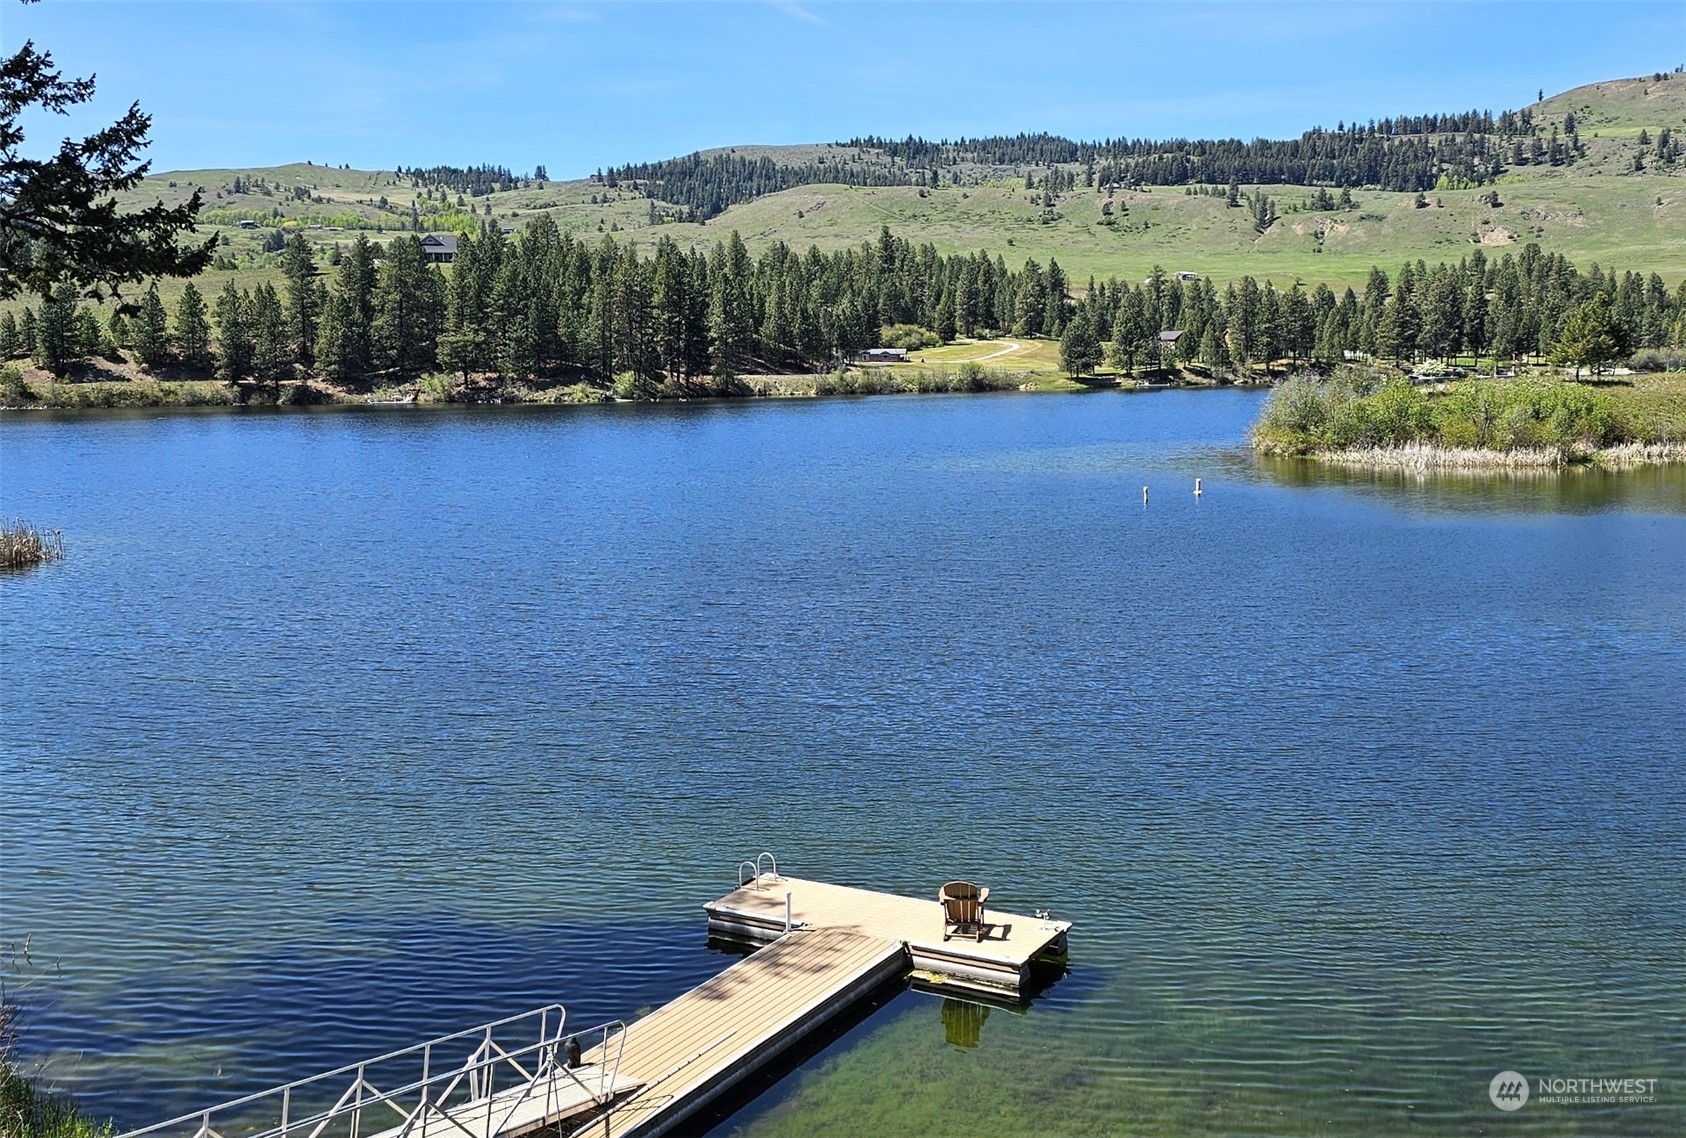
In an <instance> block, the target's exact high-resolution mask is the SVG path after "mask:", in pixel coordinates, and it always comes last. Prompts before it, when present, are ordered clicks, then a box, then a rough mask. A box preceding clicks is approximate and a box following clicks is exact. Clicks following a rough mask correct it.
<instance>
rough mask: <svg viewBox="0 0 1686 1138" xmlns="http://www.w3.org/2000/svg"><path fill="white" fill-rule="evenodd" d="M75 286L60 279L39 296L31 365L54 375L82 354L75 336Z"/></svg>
mask: <svg viewBox="0 0 1686 1138" xmlns="http://www.w3.org/2000/svg"><path fill="white" fill-rule="evenodd" d="M78 307H79V306H78V305H77V303H76V289H75V287H74V286H72V285H70V284H66V283H60V284H58V285H55V286H54V287H53V290H52V291H51V292H50V293H49V294H48V295H47V296H45V297H43V298H42V300H41V315H40V317H39V319H38V320H37V322H36V326H35V351H34V356H35V365H36V366H37V367H39V368H41V369H43V370H45V371H50V372H52V373H53V374H54V375H63V374H64V373H65V372H66V371H68V370H69V368H70V365H71V364H72V363H73V362H75V361H76V360H78V359H80V358H81V357H82V353H81V351H79V350H78V348H79V345H78V343H77V336H76V312H77V309H78Z"/></svg>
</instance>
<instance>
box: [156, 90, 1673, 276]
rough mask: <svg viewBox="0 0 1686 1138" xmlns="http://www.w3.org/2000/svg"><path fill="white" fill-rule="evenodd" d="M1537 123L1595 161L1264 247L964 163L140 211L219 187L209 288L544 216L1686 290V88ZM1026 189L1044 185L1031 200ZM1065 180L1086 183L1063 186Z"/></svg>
mask: <svg viewBox="0 0 1686 1138" xmlns="http://www.w3.org/2000/svg"><path fill="white" fill-rule="evenodd" d="M1530 112H1531V114H1532V116H1533V122H1534V124H1535V126H1536V129H1537V132H1538V133H1539V135H1540V136H1542V137H1543V136H1545V135H1546V134H1548V133H1549V132H1552V131H1556V132H1558V133H1561V134H1563V135H1567V134H1568V133H1569V130H1568V128H1569V126H1571V125H1573V126H1574V128H1575V130H1576V131H1577V132H1578V134H1579V138H1580V141H1581V145H1582V148H1583V153H1582V154H1581V155H1580V156H1579V157H1578V159H1577V160H1576V161H1574V162H1573V164H1570V165H1562V166H1551V165H1540V164H1534V165H1521V166H1514V165H1512V166H1508V167H1507V168H1506V170H1505V171H1504V172H1503V173H1502V174H1501V175H1500V176H1499V177H1498V178H1497V180H1496V182H1495V183H1494V184H1491V185H1481V186H1475V187H1472V188H1467V189H1440V190H1431V191H1428V192H1427V193H1426V194H1425V195H1424V200H1423V202H1422V203H1419V202H1418V199H1417V195H1416V194H1414V193H1401V192H1385V191H1381V190H1374V189H1364V188H1358V189H1354V190H1353V191H1352V197H1353V208H1351V209H1344V210H1332V211H1331V210H1321V211H1319V210H1313V209H1309V208H1307V206H1308V205H1309V199H1310V197H1311V195H1312V193H1313V190H1312V189H1311V188H1309V187H1306V186H1290V185H1263V186H1258V185H1248V186H1243V187H1242V190H1243V191H1244V192H1246V193H1248V194H1249V195H1251V194H1253V193H1262V194H1263V195H1265V196H1268V197H1269V198H1270V199H1271V200H1272V201H1273V202H1274V203H1275V209H1276V213H1277V215H1278V217H1277V220H1276V221H1275V222H1274V224H1271V225H1270V226H1268V228H1266V229H1265V230H1264V231H1263V232H1258V231H1256V229H1255V225H1254V217H1253V213H1252V211H1251V210H1250V209H1248V208H1234V207H1230V206H1228V205H1226V203H1225V199H1224V197H1223V196H1221V195H1216V196H1214V194H1213V193H1210V192H1195V191H1196V189H1197V187H1184V186H1165V185H1143V186H1138V187H1136V188H1119V189H1117V190H1115V191H1113V192H1112V193H1111V201H1112V217H1111V218H1108V217H1107V216H1106V214H1105V203H1106V202H1107V201H1108V192H1107V190H1106V189H1105V188H1103V187H1100V186H1094V187H1090V186H1085V185H1083V184H1082V178H1081V177H1078V176H1077V175H1078V174H1079V173H1080V167H1078V166H1075V165H1071V166H1067V167H1065V168H1064V171H1063V176H1062V177H1060V178H1059V179H1056V181H1055V187H1057V188H1058V189H1059V190H1060V191H1062V192H1050V189H1049V187H1048V181H1049V174H1050V171H1051V169H1053V167H1046V166H1043V167H1029V166H1020V167H1004V166H992V165H983V164H979V163H977V162H956V163H955V165H954V166H953V168H952V169H946V170H944V171H942V172H941V176H940V177H937V178H935V179H933V181H935V182H936V183H937V184H936V185H911V184H894V185H844V184H836V183H826V182H815V183H811V184H802V185H796V186H792V187H789V188H785V189H780V190H778V191H777V192H773V193H767V194H765V195H762V196H759V197H756V198H754V199H753V200H750V201H745V202H741V203H738V204H734V205H731V206H730V207H729V208H726V209H725V210H724V211H723V212H721V213H720V214H719V215H718V216H715V217H713V218H711V219H710V220H708V221H707V222H706V223H698V222H693V221H686V220H679V219H680V218H683V217H684V216H686V211H685V210H684V209H682V208H678V207H674V206H671V205H669V204H668V203H664V202H662V201H660V200H659V198H658V199H652V198H650V197H647V196H646V195H645V193H644V192H643V191H642V190H640V189H639V188H635V186H634V185H629V184H627V183H625V182H622V183H620V184H617V185H614V186H611V185H609V184H607V183H606V182H600V181H598V180H596V179H595V178H593V179H584V180H576V181H545V182H542V183H541V182H536V181H531V180H526V181H521V182H519V183H517V184H515V185H513V186H512V187H511V188H509V189H505V190H501V191H499V192H495V193H491V194H486V195H483V196H479V197H472V196H463V197H460V198H459V196H458V195H457V194H456V193H453V192H450V191H448V190H444V189H441V188H439V187H437V186H420V187H418V185H417V184H416V181H415V180H414V179H413V178H412V177H411V176H409V175H408V174H400V173H397V172H393V171H365V170H352V169H343V168H342V169H333V168H328V167H323V166H316V165H311V164H308V163H305V164H293V165H287V166H278V167H271V168H267V169H251V170H232V169H227V170H193V171H178V172H173V173H165V174H158V175H155V176H152V177H149V178H148V179H146V180H145V182H144V183H142V185H140V186H139V187H137V189H136V190H135V191H134V192H133V194H132V195H131V197H132V199H133V201H134V202H135V203H136V204H139V203H142V202H146V203H150V202H151V201H153V200H156V199H160V198H161V199H163V200H164V201H166V202H174V201H178V200H181V199H184V198H186V197H187V196H188V195H189V194H190V193H191V192H192V191H193V189H194V188H195V187H199V188H202V190H203V192H204V196H205V209H204V213H203V215H202V217H203V221H204V225H205V226H206V227H214V228H217V229H220V230H221V232H222V234H223V237H224V242H225V245H224V248H223V253H224V259H222V260H221V261H220V264H221V266H222V267H221V268H219V269H216V270H212V271H211V272H209V273H208V274H207V280H206V281H202V282H201V289H202V290H204V289H205V288H206V286H207V285H208V286H209V288H211V289H220V288H221V285H222V282H223V280H224V279H227V277H228V276H232V277H233V278H234V279H235V280H236V282H237V283H239V284H241V285H242V286H244V285H247V284H250V283H253V282H255V281H257V280H259V279H265V278H269V277H271V276H273V275H274V271H275V270H274V257H273V256H271V255H269V254H266V252H265V251H264V242H265V241H266V239H267V240H269V241H270V242H271V243H273V241H274V234H275V233H276V231H277V230H280V231H282V232H287V231H291V230H294V229H303V230H304V231H305V232H307V233H308V234H309V236H310V237H311V238H312V239H313V240H315V241H317V242H320V243H323V244H326V245H332V244H333V243H335V242H342V241H348V240H350V239H351V237H352V236H353V234H354V231H356V230H367V231H369V235H370V236H371V237H374V238H376V239H379V238H380V236H381V235H382V233H386V232H391V231H393V230H408V229H410V228H411V227H412V224H414V225H418V226H420V227H421V228H422V229H424V230H428V231H434V232H451V231H453V230H456V229H459V228H463V227H466V226H469V225H473V224H479V223H482V222H484V221H486V220H487V219H491V220H494V221H496V222H498V223H499V224H501V225H503V226H505V227H510V228H519V227H520V226H521V224H522V223H523V220H524V219H527V218H530V217H532V216H533V215H535V214H537V213H541V212H543V213H548V214H550V215H551V216H552V217H553V218H554V219H555V221H556V223H557V225H558V226H559V227H560V228H562V229H564V230H568V231H571V232H573V233H574V234H576V235H577V236H581V237H585V238H587V239H595V235H596V234H598V233H608V232H613V233H615V234H616V235H617V238H620V239H625V240H630V241H633V242H635V243H641V244H653V243H654V241H655V240H656V239H657V238H658V237H661V236H667V237H671V238H673V239H674V240H675V241H677V242H678V243H679V244H680V245H681V246H688V245H711V244H713V243H714V242H715V241H717V240H720V239H722V238H724V237H725V236H726V235H727V234H729V233H730V232H731V231H733V230H737V231H738V232H740V233H741V234H742V236H743V238H744V240H745V242H746V243H747V244H748V245H749V247H750V249H751V251H752V252H759V251H760V250H761V249H763V248H765V247H767V246H769V245H771V244H772V243H773V242H777V241H783V242H786V243H788V244H789V245H791V246H793V247H796V248H798V249H805V248H807V247H808V246H809V245H817V246H818V247H819V248H820V249H822V250H832V249H837V248H841V247H844V246H848V245H853V244H858V243H859V242H862V241H867V240H871V239H873V238H875V237H876V235H877V233H878V231H879V228H880V227H881V226H889V227H890V228H891V229H892V230H893V231H895V232H896V233H897V234H899V235H901V236H904V237H907V238H909V239H911V240H914V241H916V242H918V241H929V242H931V243H933V244H934V245H936V246H937V248H938V250H939V251H940V252H942V253H957V252H975V251H977V250H980V249H982V250H987V251H988V252H989V253H991V254H992V255H994V254H1000V255H1001V256H1003V257H1004V258H1005V259H1006V260H1007V261H1008V262H1009V263H1010V264H1014V265H1017V264H1021V263H1022V262H1023V261H1024V260H1025V259H1026V258H1035V259H1037V260H1038V261H1040V262H1043V263H1046V262H1047V261H1048V260H1049V259H1058V261H1059V262H1060V264H1061V266H1062V267H1063V268H1064V269H1065V271H1066V273H1067V275H1068V277H1069V278H1070V279H1071V280H1072V281H1073V282H1074V283H1075V284H1077V285H1079V286H1081V284H1082V283H1083V282H1084V281H1086V280H1087V279H1088V278H1089V277H1091V276H1092V277H1095V278H1096V279H1105V278H1106V277H1109V276H1117V277H1119V278H1121V279H1140V278H1142V277H1143V276H1145V275H1146V274H1147V273H1148V271H1149V270H1150V269H1151V268H1152V267H1153V266H1154V265H1160V266H1162V267H1164V268H1165V269H1166V270H1168V271H1190V272H1195V273H1199V274H1201V275H1203V276H1210V277H1212V278H1213V279H1214V280H1216V281H1217V282H1218V283H1219V284H1220V286H1221V285H1222V284H1223V283H1224V282H1226V281H1228V280H1231V279H1235V278H1237V277H1240V276H1242V275H1244V274H1246V275H1251V276H1253V277H1256V278H1259V279H1266V278H1269V279H1274V280H1276V281H1278V282H1281V283H1286V282H1291V281H1292V280H1294V279H1296V278H1297V279H1302V280H1305V281H1308V282H1312V281H1327V282H1329V283H1331V284H1333V285H1337V286H1339V285H1347V284H1352V285H1358V284H1362V282H1363V280H1364V277H1365V275H1366V273H1367V272H1368V270H1369V268H1370V266H1371V265H1378V264H1379V265H1381V266H1383V267H1384V268H1387V269H1389V270H1390V271H1391V270H1392V269H1393V268H1395V267H1397V265H1398V264H1399V263H1401V262H1402V261H1406V260H1411V261H1415V260H1419V259H1420V260H1423V261H1426V262H1429V263H1430V264H1432V263H1435V262H1437V261H1443V260H1444V261H1456V260H1458V259H1459V258H1461V257H1463V256H1465V255H1467V254H1468V253H1469V252H1470V251H1472V250H1474V249H1477V248H1481V249H1484V250H1486V251H1487V252H1488V253H1489V254H1499V255H1502V253H1503V251H1504V250H1505V249H1507V248H1512V247H1520V246H1521V245H1522V244H1525V243H1527V242H1531V241H1532V242H1538V243H1539V244H1540V245H1541V246H1543V247H1544V248H1546V249H1547V250H1550V251H1553V252H1561V253H1563V254H1565V255H1566V256H1568V257H1570V258H1571V259H1572V260H1574V261H1575V262H1577V263H1579V264H1582V265H1589V264H1591V263H1593V262H1597V263H1599V264H1600V265H1603V266H1606V267H1609V266H1615V267H1617V268H1619V269H1622V270H1628V269H1633V270H1639V271H1642V272H1646V273H1650V272H1656V273H1659V274H1661V275H1662V277H1663V278H1664V279H1665V280H1666V281H1667V282H1668V283H1669V284H1670V285H1671V286H1673V285H1677V284H1679V283H1680V282H1681V281H1682V280H1686V160H1675V161H1673V162H1672V163H1670V162H1659V161H1654V160H1652V159H1653V158H1654V153H1655V150H1656V140H1657V136H1658V135H1659V134H1660V133H1661V132H1662V131H1663V130H1665V129H1666V130H1668V131H1670V132H1671V133H1672V134H1673V135H1675V136H1677V137H1680V138H1686V75H1682V74H1674V75H1672V76H1664V77H1662V78H1658V77H1650V78H1634V79H1622V80H1614V81H1609V82H1603V83H1594V84H1589V85H1587V86H1584V87H1578V88H1575V89H1574V90H1571V91H1566V92H1563V93H1562V94H1559V95H1555V96H1552V97H1551V98H1548V99H1546V100H1545V101H1544V102H1543V103H1540V104H1537V105H1536V106H1534V107H1533V108H1530ZM1571 115H1572V116H1573V120H1572V121H1571V119H1570V116H1571ZM1642 139H1643V140H1644V141H1643V142H1642V141H1641V140H1642ZM707 155H731V156H734V157H743V158H745V159H750V160H760V159H766V160H768V161H769V162H771V163H772V164H774V165H775V166H782V167H788V168H795V167H801V168H804V169H811V170H822V171H823V170H824V169H826V168H827V166H828V165H830V166H832V168H841V164H842V163H845V162H849V163H854V164H856V166H859V167H870V166H872V165H873V164H875V163H876V164H878V165H879V166H881V167H882V169H883V170H885V171H890V170H892V169H894V168H895V160H893V159H890V158H888V157H887V156H885V155H883V154H876V153H875V152H872V151H862V150H860V149H859V148H851V147H849V146H848V145H846V144H842V143H829V144H828V143H819V144H813V145H806V146H780V147H736V148H730V149H727V150H718V151H711V152H707ZM705 156H706V155H705ZM1636 157H1637V158H1639V160H1640V161H1639V162H1638V163H1636V162H1635V159H1636ZM1636 167H1637V168H1636ZM1027 174H1029V175H1030V176H1031V180H1032V181H1035V182H1037V187H1036V188H1030V189H1027V188H1026V185H1025V181H1026V175H1027ZM956 181H958V182H959V184H953V183H954V182H956ZM1065 183H1075V184H1073V185H1072V186H1071V188H1069V189H1065V188H1064V184H1065ZM1494 193H1496V194H1497V201H1498V203H1499V204H1496V205H1495V204H1493V198H1492V196H1491V195H1492V194H1494ZM459 201H460V202H461V205H460V206H459V205H458V203H459ZM413 207H414V210H415V212H414V214H412V208H413ZM412 218H413V219H414V220H413V221H412ZM242 223H245V225H246V226H247V227H243V226H242ZM178 288H179V285H177V286H175V287H172V288H166V289H164V290H163V291H165V292H166V293H167V294H168V293H173V292H175V291H176V290H177V289H178Z"/></svg>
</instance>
